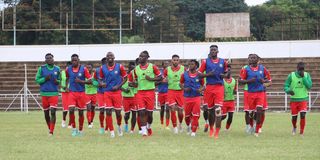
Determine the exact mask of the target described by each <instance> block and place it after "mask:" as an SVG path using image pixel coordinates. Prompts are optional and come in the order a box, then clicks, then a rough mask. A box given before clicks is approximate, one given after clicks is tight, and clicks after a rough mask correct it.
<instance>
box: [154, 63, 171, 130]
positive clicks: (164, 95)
mask: <svg viewBox="0 0 320 160" xmlns="http://www.w3.org/2000/svg"><path fill="white" fill-rule="evenodd" d="M168 66H169V62H168V61H162V69H160V72H161V74H162V75H163V71H164V70H165V69H166V68H167V67H168ZM156 84H157V85H158V101H159V104H160V122H161V125H162V126H163V125H164V124H163V120H164V112H166V125H165V126H166V128H168V126H169V123H170V121H169V119H170V112H169V107H168V82H167V81H166V80H165V79H163V80H162V81H160V82H156Z"/></svg>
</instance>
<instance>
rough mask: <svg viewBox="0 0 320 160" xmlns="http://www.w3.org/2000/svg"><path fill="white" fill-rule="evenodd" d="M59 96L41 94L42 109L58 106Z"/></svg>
mask: <svg viewBox="0 0 320 160" xmlns="http://www.w3.org/2000/svg"><path fill="white" fill-rule="evenodd" d="M58 100H59V96H42V107H43V110H48V109H50V108H57V107H58Z"/></svg>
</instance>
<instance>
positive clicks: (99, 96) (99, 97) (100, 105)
mask: <svg viewBox="0 0 320 160" xmlns="http://www.w3.org/2000/svg"><path fill="white" fill-rule="evenodd" d="M97 100H98V108H105V107H106V105H105V103H104V93H97Z"/></svg>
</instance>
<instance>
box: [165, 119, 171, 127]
mask: <svg viewBox="0 0 320 160" xmlns="http://www.w3.org/2000/svg"><path fill="white" fill-rule="evenodd" d="M169 124H170V119H167V118H166V127H168V126H169Z"/></svg>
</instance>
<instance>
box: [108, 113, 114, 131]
mask: <svg viewBox="0 0 320 160" xmlns="http://www.w3.org/2000/svg"><path fill="white" fill-rule="evenodd" d="M107 124H108V128H109V131H113V122H112V116H111V115H110V116H109V115H107Z"/></svg>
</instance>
